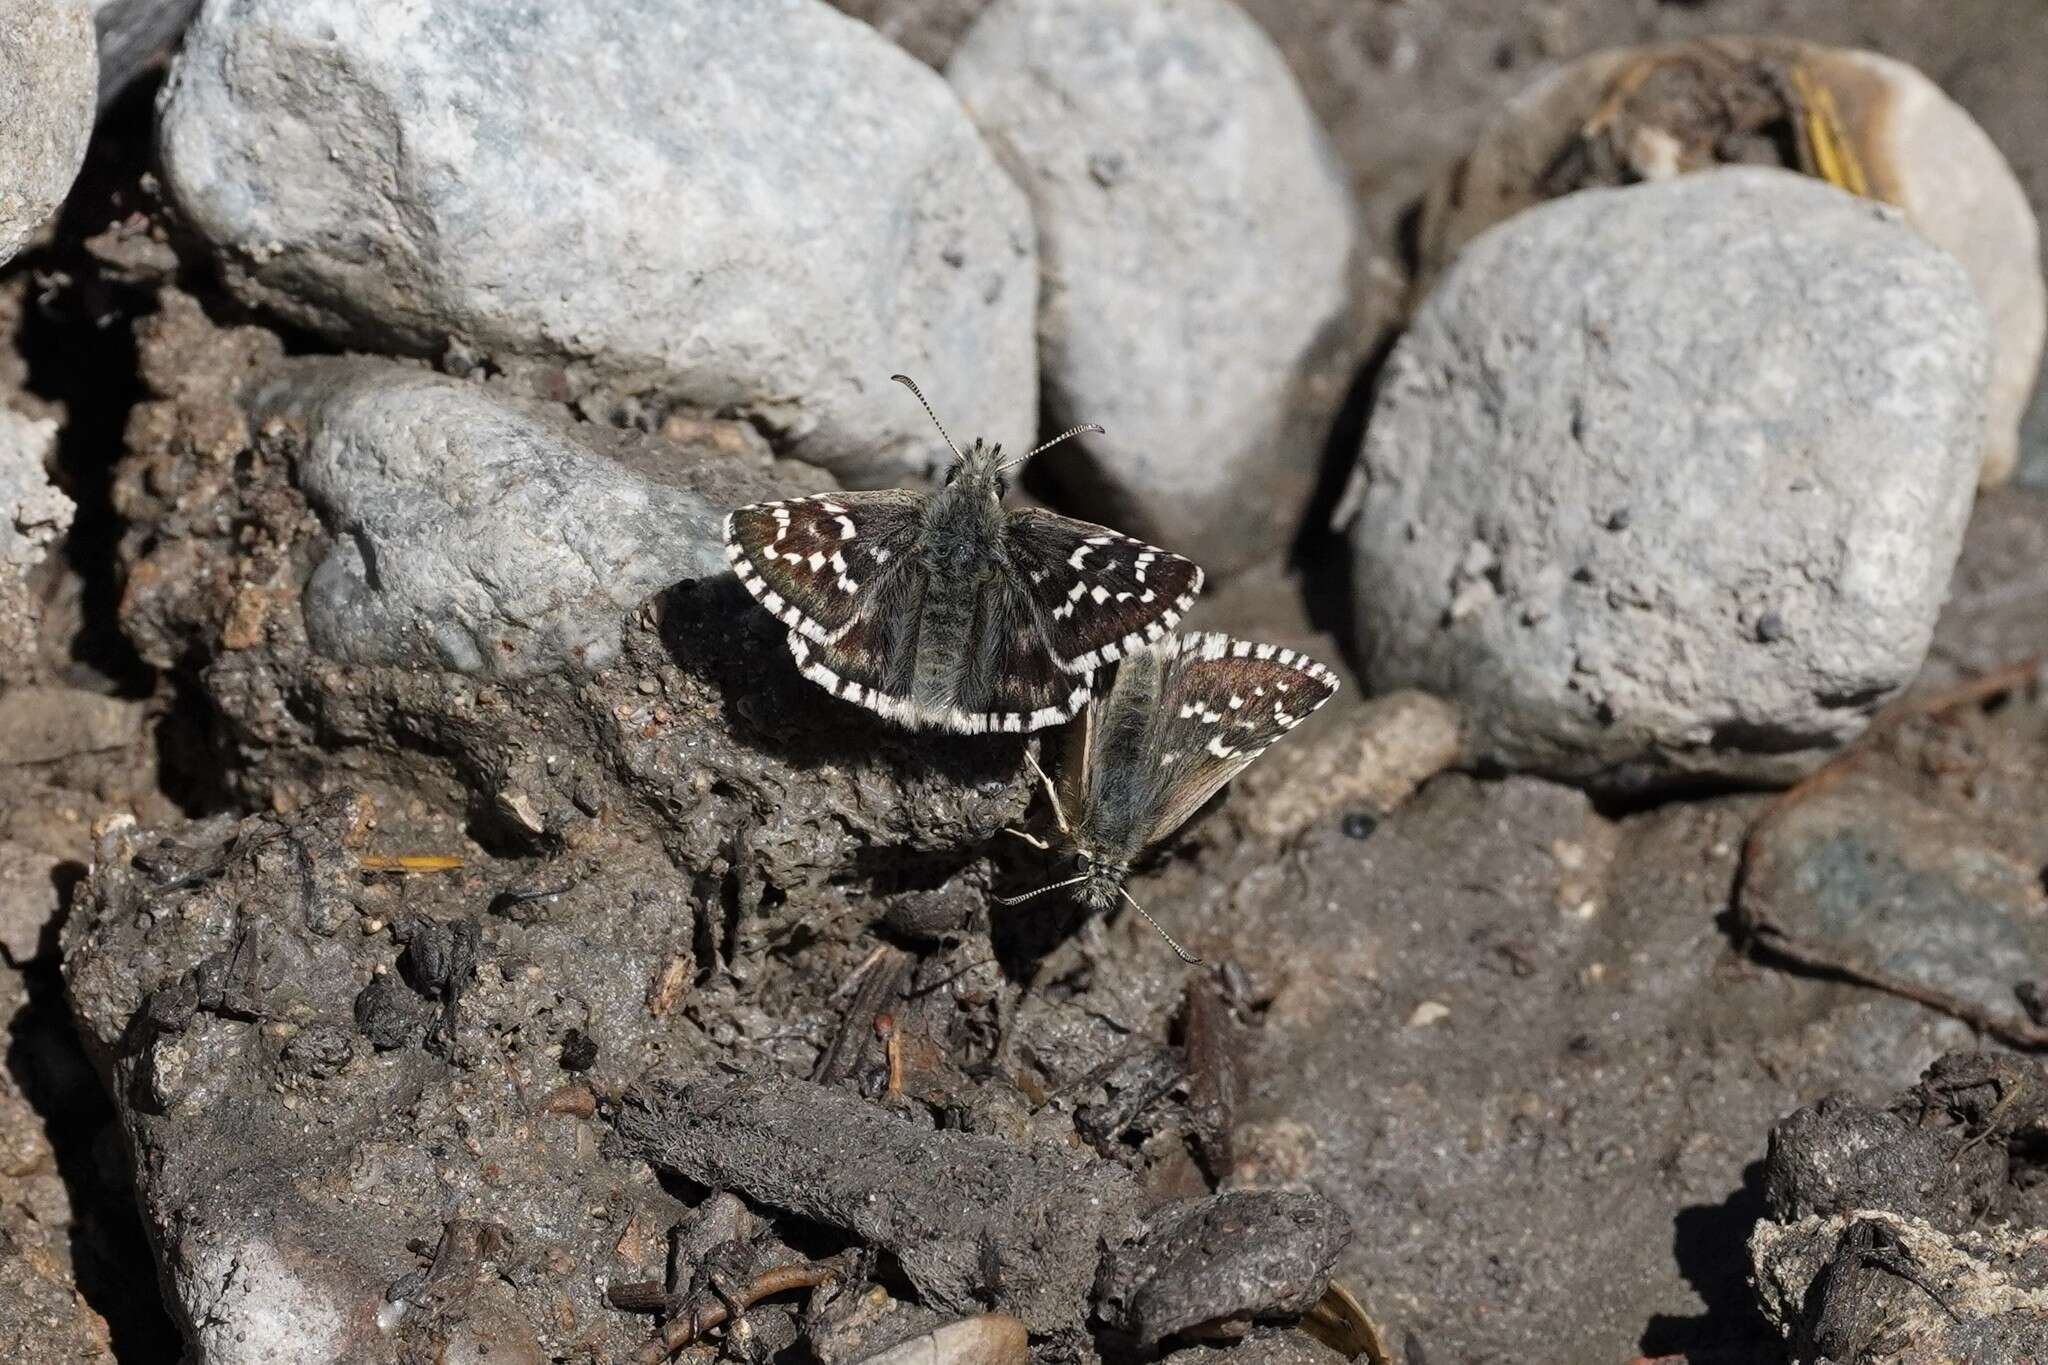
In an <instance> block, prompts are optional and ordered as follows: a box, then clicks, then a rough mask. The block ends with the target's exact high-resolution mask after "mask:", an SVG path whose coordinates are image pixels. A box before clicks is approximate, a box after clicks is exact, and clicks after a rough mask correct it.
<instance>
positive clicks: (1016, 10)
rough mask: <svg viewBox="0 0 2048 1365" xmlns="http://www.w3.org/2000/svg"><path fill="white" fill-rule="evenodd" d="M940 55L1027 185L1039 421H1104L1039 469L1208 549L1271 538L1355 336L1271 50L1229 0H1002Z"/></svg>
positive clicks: (1323, 150) (1343, 283)
mask: <svg viewBox="0 0 2048 1365" xmlns="http://www.w3.org/2000/svg"><path fill="white" fill-rule="evenodd" d="M946 74H947V77H948V79H950V80H951V81H952V82H953V84H954V86H955V87H956V88H957V89H958V90H959V91H960V95H961V98H962V99H964V100H965V101H966V103H967V107H968V108H969V110H970V111H971V112H972V114H973V116H974V118H975V121H976V122H977V123H978V124H979V125H980V127H981V129H982V132H983V134H984V135H985V136H987V138H988V139H989V141H990V142H991V143H992V144H993V145H995V146H997V147H999V148H1001V149H1002V152H1003V154H1004V156H1005V158H1006V160H1008V161H1009V162H1011V163H1012V164H1013V165H1014V166H1015V167H1016V170H1017V176H1018V183H1020V184H1021V185H1023V186H1024V188H1025V191H1026V193H1027V194H1029V195H1030V196H1031V200H1032V208H1033V211H1034V213H1035V216H1036V218H1037V222H1038V233H1039V242H1040V251H1041V252H1042V253H1043V254H1044V257H1045V260H1046V263H1047V284H1046V288H1045V294H1044V298H1043V300H1042V301H1041V304H1040V309H1039V357H1040V364H1041V366H1042V367H1043V371H1044V374H1043V384H1044V391H1045V396H1046V413H1045V421H1046V424H1047V426H1048V427H1050V428H1052V429H1055V430H1063V429H1065V428H1066V427H1069V426H1072V425H1074V424H1076V423H1080V422H1097V423H1100V424H1101V425H1102V426H1103V427H1105V428H1107V433H1106V434H1104V435H1092V436H1085V437H1082V438H1079V439H1077V440H1074V441H1072V442H1069V443H1067V444H1065V445H1063V446H1062V447H1061V448H1060V449H1058V450H1056V451H1052V452H1048V454H1047V455H1046V456H1044V457H1042V459H1043V460H1044V461H1045V464H1046V468H1045V470H1044V473H1045V474H1046V475H1047V476H1048V477H1050V478H1052V479H1054V480H1056V481H1057V482H1059V483H1060V484H1061V485H1062V486H1063V487H1065V488H1067V489H1068V490H1069V491H1070V492H1072V493H1073V495H1074V497H1075V498H1076V500H1077V502H1079V501H1085V502H1090V503H1099V504H1101V508H1099V509H1097V510H1098V513H1099V514H1106V510H1107V509H1112V508H1113V509H1114V510H1115V512H1116V514H1117V516H1118V519H1119V523H1120V525H1121V527H1122V529H1125V530H1129V531H1131V532H1133V533H1135V534H1140V535H1145V536H1148V537H1150V538H1152V539H1155V540H1157V541H1159V543H1161V544H1164V545H1169V546H1172V547H1173V548H1174V549H1175V550H1177V551H1180V552H1181V553H1184V554H1187V555H1189V556H1190V557H1192V558H1194V559H1195V560H1196V561H1198V562H1199V563H1201V564H1203V565H1205V566H1207V567H1208V568H1209V569H1211V570H1212V571H1213V572H1228V571H1230V570H1233V569H1237V568H1242V567H1244V566H1245V565H1246V564H1248V563H1250V562H1252V561H1254V560H1257V559H1260V558H1263V557H1265V556H1266V555H1268V554H1270V553H1272V552H1273V551H1274V550H1276V549H1277V548H1279V546H1280V545H1281V544H1283V543H1284V539H1283V538H1284V536H1285V534H1286V533H1287V530H1288V529H1289V528H1291V526H1292V522H1293V519H1294V518H1295V517H1296V516H1298V515H1299V513H1300V510H1301V507H1302V505H1303V504H1304V503H1305V502H1306V500H1307V495H1308V492H1309V488H1310V485H1311V483H1312V482H1313V481H1314V479H1315V477H1316V470H1317V461H1318V458H1319V454H1320V451H1321V448H1322V444H1323V442H1324V440H1325V439H1326V438H1327V435H1328V427H1329V419H1330V417H1331V415H1332V414H1333V413H1334V411H1335V409H1336V406H1337V404H1338V403H1339V402H1340V401H1341V400H1342V398H1343V395H1344V392H1345V390H1346V387H1347V384H1348V381H1349V378H1350V375H1351V371H1352V369H1353V367H1354V361H1355V360H1356V358H1357V356H1358V354H1359V350H1360V348H1361V347H1362V346H1363V345H1364V344H1365V337H1364V335H1363V331H1362V329H1361V328H1360V327H1359V326H1358V325H1357V324H1356V322H1355V320H1347V319H1348V318H1349V312H1350V309H1351V307H1352V290H1351V282H1350V275H1349V270H1350V265H1351V260H1352V252H1353V249H1354V246H1355V245H1356V227H1355V224H1354V221H1353V215H1352V207H1351V198H1350V190H1349V187H1348V186H1347V185H1346V183H1345V180H1344V176H1343V174H1342V172H1341V171H1340V169H1339V168H1338V165H1337V162H1336V160H1335V159H1334V157H1333V156H1332V155H1331V154H1330V151H1329V148H1328V145H1327V143H1326V142H1325V140H1324V137H1323V133H1322V130H1321V128H1320V127H1318V126H1317V124H1316V121H1315V117H1314V115H1313V114H1312V113H1311V112H1310V110H1309V107H1308V103H1307V101H1306V99H1305V98H1304V97H1303V95H1302V92H1301V91H1300V89H1299V88H1298V87H1297V86H1296V85H1295V82H1294V78H1293V76H1292V74H1291V73H1290V72H1289V71H1288V68H1287V64H1286V62H1285V61H1284V60H1283V59H1282V58H1281V56H1280V53H1279V52H1278V50H1277V49H1275V47H1274V46H1273V44H1272V42H1271V41H1270V40H1269V39H1268V38H1267V37H1266V36H1265V34H1264V33H1263V31H1262V30H1260V28H1259V27H1258V26H1257V25H1256V24H1254V23H1253V22H1252V21H1251V20H1250V19H1249V18H1247V17H1246V16H1245V15H1244V14H1243V13H1242V12H1240V11H1239V10H1238V9H1237V8H1236V6H1235V5H1232V4H1230V3H1228V2H1227V0H997V2H996V3H994V4H991V5H989V6H988V7H987V8H986V9H985V10H984V11H983V12H982V15H981V17H980V19H978V20H977V21H976V22H975V25H974V27H973V28H972V29H970V30H969V31H968V33H967V35H966V37H965V38H964V39H962V41H961V43H960V46H959V48H958V50H957V51H956V52H955V53H954V54H953V58H952V61H951V62H950V63H949V64H948V66H947V68H946ZM1226 91H1227V92H1228V97H1227V98H1220V97H1219V94H1220V92H1226ZM1276 206H1284V211H1277V212H1276V211H1275V208H1276ZM1222 376H1228V379H1227V382H1224V381H1223V380H1222V378H1221V377H1222ZM1082 510H1087V509H1086V508H1085V507H1084V508H1083V509H1082Z"/></svg>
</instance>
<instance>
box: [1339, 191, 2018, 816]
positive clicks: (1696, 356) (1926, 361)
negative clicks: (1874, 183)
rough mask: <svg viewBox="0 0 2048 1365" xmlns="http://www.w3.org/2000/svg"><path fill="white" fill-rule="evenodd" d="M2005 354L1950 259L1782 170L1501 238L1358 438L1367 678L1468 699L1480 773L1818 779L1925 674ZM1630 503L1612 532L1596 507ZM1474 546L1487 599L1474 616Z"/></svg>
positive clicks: (1458, 287)
mask: <svg viewBox="0 0 2048 1365" xmlns="http://www.w3.org/2000/svg"><path fill="white" fill-rule="evenodd" d="M1988 352H1989V340H1988V333H1987V330H1986V324H1985V317H1984V313H1983V309H1982V308H1981V306H1980V305H1979V304H1978V301H1977V298H1976V295H1975V293H1974V291H1973V290H1972V289H1971V287H1970V283H1969V280H1968V278H1967V277H1966V276H1965V275H1964V274H1963V272H1962V270H1961V268H1960V267H1959V266H1957V265H1956V263H1955V261H1954V260H1953V259H1952V258H1950V257H1949V256H1948V255H1946V254H1945V253H1943V252H1942V251H1940V250H1938V249H1937V248H1935V247H1933V246H1931V245H1930V244H1929V243H1928V242H1927V241H1926V240H1925V239H1924V238H1923V237H1921V236H1920V235H1918V234H1917V233H1915V232H1913V231H1911V230H1910V229H1908V228H1907V227H1906V226H1905V225H1904V224H1903V223H1901V222H1900V221H1899V218H1898V215H1897V214H1896V212H1895V211H1893V210H1889V209H1886V208H1884V207H1882V206H1879V205H1876V204H1872V203H1870V202H1869V201H1867V200H1859V199H1856V198H1854V197H1852V196H1850V195H1847V194H1845V193H1843V192H1842V191H1840V190H1837V189H1835V188H1833V187H1832V186H1829V185H1826V184H1824V183H1822V182H1820V181H1817V180H1812V179H1808V178H1805V177H1800V176H1796V175H1793V174H1791V173H1789V172H1786V171H1781V170H1772V169H1764V168H1730V169H1722V170H1714V171H1703V172H1700V173H1697V174H1692V175H1685V176H1680V177H1678V178H1677V179H1674V180H1668V181H1663V182H1659V183H1656V184H1646V185H1637V186H1632V187H1630V188H1627V189H1618V190H1587V191H1584V192H1582V193H1579V194H1574V195H1570V196H1568V197H1566V198H1563V199H1558V200H1554V201H1552V202H1550V203H1547V204H1543V205H1540V206H1538V207H1535V208H1532V209H1529V210H1527V211H1526V212H1524V213H1522V214H1520V215H1518V216H1517V217H1514V218H1512V219H1509V220H1508V221H1506V222H1504V223H1501V224H1499V225H1498V226H1496V227H1494V228H1493V229H1492V230H1490V231H1488V232H1486V233H1484V234H1482V235H1481V236H1479V237H1478V238H1476V239H1474V240H1473V241H1471V242H1470V243H1468V244H1467V245H1466V246H1465V248H1464V251H1463V252H1462V254H1461V255H1460V256H1459V257H1458V261H1457V264H1456V265H1455V266H1453V267H1452V268H1451V269H1450V271H1449V272H1448V273H1447V274H1445V275H1444V277H1443V278H1442V280H1441V281H1440V282H1439V283H1438V285H1437V287H1436V289H1435V290H1434V291H1433V292H1432V293H1431V294H1430V295H1429V297H1428V299H1427V300H1426V301H1425V302H1424V304H1423V306H1422V308H1421V309H1420V311H1419V312H1418V314H1417V316H1416V319H1415V322H1414V325H1413V326H1412V327H1411V328H1410V329H1409V331H1408V332H1407V333H1406V334H1405V335H1404V336H1403V337H1402V339H1401V341H1400V342H1399V343H1398V344H1397V346H1396V347H1395V350H1394V353H1393V355H1392V357H1391V359H1390V360H1389V362H1388V366H1387V369H1386V372H1385V374H1384V376H1383V377H1382V381H1381V385H1380V390H1379V394H1378V398H1377V403H1376V406H1375V410H1374V412H1373V414H1372V418H1371V423H1370V425H1369V427H1368V429H1367V432H1366V437H1365V442H1364V446H1363V450H1362V452H1361V459H1360V464H1361V468H1362V470H1363V471H1364V484H1365V488H1364V492H1363V496H1362V498H1361V499H1360V503H1361V510H1360V513H1359V515H1358V516H1357V517H1356V518H1355V519H1354V520H1353V521H1352V522H1351V538H1352V546H1353V551H1354V576H1355V578H1356V580H1357V582H1358V583H1359V584H1360V590H1359V592H1358V594H1357V597H1358V601H1359V608H1358V630H1359V636H1360V638H1361V639H1362V640H1363V641H1364V642H1365V658H1364V660H1363V663H1364V669H1363V671H1364V672H1365V674H1366V677H1367V681H1368V683H1369V685H1370V686H1372V687H1374V688H1377V689H1382V690H1384V689H1388V688H1393V687H1400V686H1417V687H1424V688H1428V689H1431V690H1433V691H1437V692H1439V693H1441V694H1442V695H1444V696H1445V697H1447V698H1449V699H1451V700H1453V701H1455V702H1457V703H1458V704H1459V705H1460V707H1461V709H1462V710H1463V711H1464V714H1465V719H1466V723H1467V726H1468V739H1469V746H1470V750H1471V752H1470V757H1472V758H1474V759H1476V760H1480V761H1486V762H1492V763H1496V764H1499V765H1502V766H1505V767H1510V768H1519V769H1528V770H1535V771H1540V772H1544V773H1547V774H1550V775H1554V776H1558V777H1562V778H1566V779H1568V780H1576V781H1586V782H1592V783H1596V784H1598V785H1601V786H1604V787H1609V788H1613V789H1619V790H1636V789H1646V788H1654V787H1656V786H1658V785H1659V784H1662V783H1666V782H1669V781H1672V780H1675V779H1677V778H1680V777H1683V776H1686V775H1714V776H1718V777H1725V778H1731V779H1742V780H1759V781H1761V780H1772V781H1783V780H1788V779H1791V778H1795V777H1797V776H1798V775H1800V774H1802V773H1804V772H1806V771H1809V770H1810V769H1811V768H1813V767H1814V766H1815V765H1816V764H1818V763H1819V762H1821V761H1823V760H1824V759H1825V758H1826V757H1827V756H1828V755H1829V754H1830V753H1832V752H1833V751H1834V750H1835V749H1836V748H1838V747H1839V746H1840V745H1842V744H1843V743H1845V742H1847V741H1848V740H1849V739H1851V738H1853V737H1854V736H1855V735H1856V734H1858V733H1859V732H1860V731H1861V730H1862V728H1863V727H1864V725H1865V724H1866V723H1867V722H1868V720H1869V717H1870V715H1871V713H1872V712H1873V710H1874V709H1875V708H1876V706H1877V705H1878V704H1879V703H1881V702H1882V701H1883V700H1884V699H1885V698H1886V697H1888V696H1890V695H1891V694H1892V693H1894V692H1895V691H1897V690H1898V689H1899V688H1901V687H1902V686H1904V685H1905V684H1906V683H1907V682H1908V681H1909V680H1910V679H1911V678H1912V677H1913V675H1914V674H1915V672H1916V671H1917V670H1918V669H1919V667H1920V664H1921V661H1922V659H1923V658H1924V657H1925V655H1926V651H1927V647H1928V642H1929V640H1930V638H1931V635H1932V631H1933V627H1934V621H1935V617H1936V614H1937V613H1938V611H1939V610H1940V607H1941V603H1942V601H1943V598H1944V596H1945V594H1946V590H1947V585H1948V579H1949V573H1950V570H1951V569H1952V568H1953V567H1954V564H1955V560H1956V556H1957V553H1958V551H1959V549H1960V545H1961V540H1962V532H1963V527H1964V523H1965V521H1966V520H1967V518H1968V514H1969V509H1970V501H1971V497H1972V494H1973V493H1974V491H1975V485H1976V471H1977V467H1978V462H1979V457H1980V454H1981V442H1982V439H1983V406H1982V405H1983V393H1984V390H1983V375H1984V366H1985V364H1986V362H1987V357H1988ZM1788 423H1789V424H1790V425H1789V426H1788V425H1787V424H1788ZM1672 471H1680V473H1678V474H1676V475H1673V474H1672ZM1566 490H1569V491H1568V492H1567V491H1566ZM1624 498H1625V499H1626V501H1627V505H1628V506H1629V508H1630V533H1629V534H1628V535H1626V536H1617V535H1613V534H1610V533H1608V532H1607V531H1606V530H1605V529H1604V528H1602V527H1601V526H1600V525H1599V523H1598V520H1597V519H1598V518H1600V517H1601V516H1603V515H1604V514H1603V513H1601V512H1599V511H1596V510H1595V509H1601V508H1611V507H1614V506H1616V505H1617V504H1618V503H1620V502H1621V501H1622V500H1623V499H1624ZM1475 525H1477V526H1480V527H1484V528H1486V532H1485V539H1486V541H1487V543H1488V544H1489V546H1490V547H1491V550H1492V554H1493V558H1494V560H1495V562H1494V563H1493V565H1492V567H1491V568H1489V569H1488V570H1487V573H1486V577H1485V579H1484V582H1485V583H1486V584H1487V586H1488V591H1489V595H1488V597H1487V598H1486V600H1484V601H1483V602H1480V603H1478V604H1477V605H1476V606H1474V607H1473V608H1472V609H1471V610H1468V611H1467V612H1465V613H1464V614H1463V615H1457V614H1456V613H1454V611H1453V607H1454V604H1455V602H1456V599H1457V594H1458V592H1459V590H1460V588H1461V587H1462V586H1463V584H1464V581H1465V580H1464V579H1463V578H1461V575H1460V572H1459V568H1460V565H1461V563H1463V562H1465V560H1466V557H1467V555H1468V553H1469V548H1470V544H1471V542H1472V538H1473V528H1474V526H1475ZM1764 584H1768V585H1770V592H1771V601H1770V607H1769V609H1770V610H1772V611H1775V612H1777V613H1778V614H1779V617H1780V619H1781V620H1782V622H1783V623H1784V624H1785V627H1786V630H1785V634H1784V635H1783V636H1782V637H1780V638H1779V639H1778V640H1776V641H1775V642H1773V643H1772V644H1771V645H1770V647H1769V648H1760V647H1759V646H1760V644H1761V643H1762V642H1761V641H1760V640H1759V639H1758V638H1757V632H1756V630H1755V629H1754V628H1753V627H1751V626H1750V625H1748V624H1747V623H1748V622H1750V621H1752V620H1754V619H1755V617H1754V616H1753V615H1752V613H1754V612H1755V611H1756V610H1757V606H1756V604H1755V599H1754V596H1753V594H1754V593H1755V592H1756V591H1757V586H1753V585H1764Z"/></svg>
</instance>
